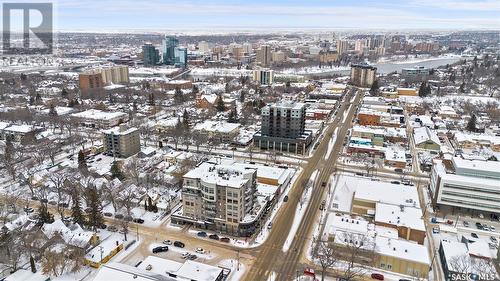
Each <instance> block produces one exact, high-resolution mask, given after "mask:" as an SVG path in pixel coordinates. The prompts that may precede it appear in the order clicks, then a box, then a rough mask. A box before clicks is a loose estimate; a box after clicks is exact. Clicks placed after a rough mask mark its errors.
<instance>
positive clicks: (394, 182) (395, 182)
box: [391, 181, 401, 184]
mask: <svg viewBox="0 0 500 281" xmlns="http://www.w3.org/2000/svg"><path fill="white" fill-rule="evenodd" d="M391 183H392V184H401V183H400V182H399V181H391Z"/></svg>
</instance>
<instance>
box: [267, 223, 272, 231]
mask: <svg viewBox="0 0 500 281" xmlns="http://www.w3.org/2000/svg"><path fill="white" fill-rule="evenodd" d="M272 227H273V222H271V221H270V222H269V223H268V224H267V229H271V228H272Z"/></svg>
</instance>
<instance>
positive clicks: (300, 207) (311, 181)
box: [282, 170, 319, 252]
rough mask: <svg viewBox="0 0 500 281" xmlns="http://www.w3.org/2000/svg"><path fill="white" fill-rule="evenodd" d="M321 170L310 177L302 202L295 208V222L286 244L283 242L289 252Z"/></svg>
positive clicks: (284, 249)
mask: <svg viewBox="0 0 500 281" xmlns="http://www.w3.org/2000/svg"><path fill="white" fill-rule="evenodd" d="M318 173H319V171H318V170H316V171H314V172H313V173H312V174H311V178H310V179H309V183H308V185H307V190H306V191H305V194H302V196H303V197H302V200H303V201H302V204H299V205H297V210H295V216H294V217H293V224H292V227H291V228H290V232H289V233H288V236H287V238H286V241H285V244H283V249H282V251H283V252H287V251H288V249H289V248H290V245H291V244H292V241H293V238H294V237H295V233H297V230H298V229H299V226H300V223H301V222H302V218H303V217H304V214H305V212H306V210H307V206H308V205H309V201H310V199H311V195H312V191H313V186H314V182H315V181H316V177H317V176H318Z"/></svg>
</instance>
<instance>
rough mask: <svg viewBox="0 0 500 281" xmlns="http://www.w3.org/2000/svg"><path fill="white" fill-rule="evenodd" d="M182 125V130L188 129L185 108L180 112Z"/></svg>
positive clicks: (187, 115) (187, 117)
mask: <svg viewBox="0 0 500 281" xmlns="http://www.w3.org/2000/svg"><path fill="white" fill-rule="evenodd" d="M182 126H183V127H184V130H186V131H189V113H188V112H187V110H186V109H184V112H183V113H182Z"/></svg>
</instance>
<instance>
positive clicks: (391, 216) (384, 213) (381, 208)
mask: <svg viewBox="0 0 500 281" xmlns="http://www.w3.org/2000/svg"><path fill="white" fill-rule="evenodd" d="M415 204H416V205H417V206H418V202H415ZM375 221H376V222H382V223H387V224H391V225H397V226H405V227H408V228H411V229H415V230H421V231H425V224H424V221H423V220H422V210H421V209H420V208H415V207H408V206H406V207H405V206H400V205H393V204H384V203H377V204H376V207H375Z"/></svg>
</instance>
